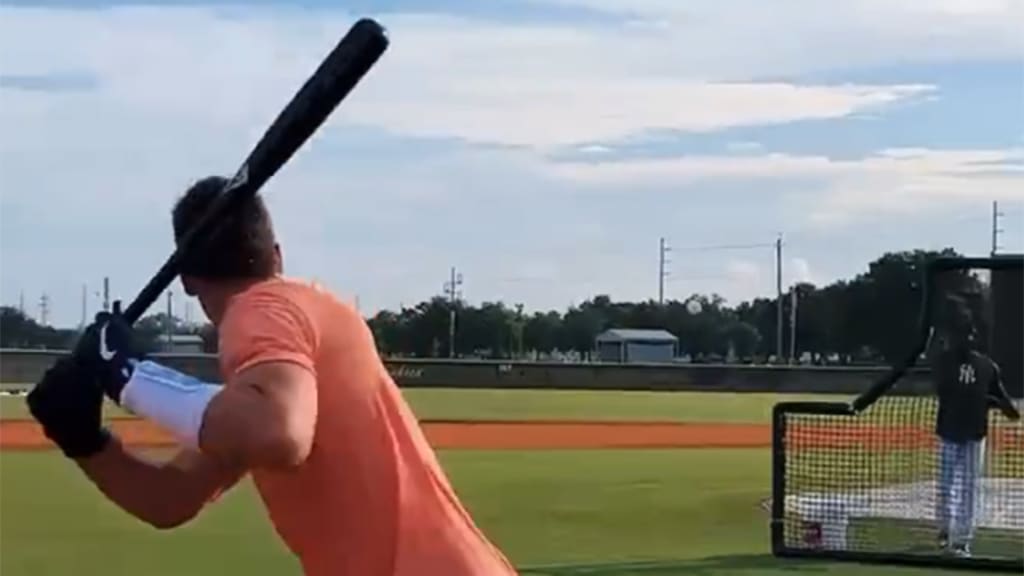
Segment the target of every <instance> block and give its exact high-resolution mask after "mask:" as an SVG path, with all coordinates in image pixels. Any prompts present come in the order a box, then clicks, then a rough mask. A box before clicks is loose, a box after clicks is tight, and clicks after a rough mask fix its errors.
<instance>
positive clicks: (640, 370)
mask: <svg viewBox="0 0 1024 576" xmlns="http://www.w3.org/2000/svg"><path fill="white" fill-rule="evenodd" d="M62 354H63V353H62V352H56V351H35V350H0V382H3V383H5V384H8V385H10V384H24V383H30V382H34V381H36V380H38V379H39V377H40V376H41V375H42V373H43V371H44V370H45V369H46V368H47V367H48V366H49V365H50V364H52V363H53V361H54V359H56V358H58V357H59V356H61V355H62ZM158 357H159V358H160V359H161V361H162V362H165V363H167V364H169V365H171V366H174V367H176V368H178V369H179V370H183V371H185V372H188V373H190V374H193V375H195V376H197V377H200V378H203V379H206V380H210V381H218V380H219V379H220V377H219V375H218V374H217V363H216V357H214V356H206V355H158ZM387 364H388V368H389V369H390V370H391V373H392V375H394V376H395V379H396V380H397V381H398V383H399V385H401V386H403V387H409V388H413V387H420V388H430V387H434V388H552V389H563V390H574V389H578V390H587V389H589V390H691V391H692V390H697V391H702V390H703V391H718V392H783V393H788V392H798V393H836V394H857V393H859V392H861V391H863V390H864V389H865V388H867V387H868V386H870V384H871V383H872V382H873V381H874V380H875V379H876V378H878V377H880V376H881V375H882V374H884V373H885V372H886V370H887V369H886V368H882V367H879V368H838V367H830V368H822V367H785V366H783V367H766V366H725V365H687V364H679V365H673V364H652V365H629V364H555V363H551V364H549V363H534V362H517V363H503V362H491V361H452V360H412V359H410V360H389V361H388V362H387ZM928 387H929V384H928V381H927V379H926V373H925V372H924V371H920V370H919V371H916V372H914V373H912V374H911V375H910V376H909V377H907V378H905V379H904V380H903V381H902V383H901V386H900V389H901V390H903V391H905V392H908V393H926V392H927V391H928Z"/></svg>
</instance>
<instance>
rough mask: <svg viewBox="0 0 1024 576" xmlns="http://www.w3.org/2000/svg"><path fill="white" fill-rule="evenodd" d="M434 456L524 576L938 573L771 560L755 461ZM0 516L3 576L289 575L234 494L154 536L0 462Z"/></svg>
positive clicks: (82, 493) (55, 464) (95, 501)
mask: <svg viewBox="0 0 1024 576" xmlns="http://www.w3.org/2000/svg"><path fill="white" fill-rule="evenodd" d="M441 457H442V460H443V463H444V465H445V468H446V469H447V470H448V471H449V474H450V475H451V477H452V480H453V482H454V484H455V487H456V490H457V491H458V492H459V493H460V495H461V496H462V498H463V499H464V501H465V503H466V504H467V506H468V507H469V508H470V510H471V511H472V513H473V514H474V516H475V518H476V519H477V521H478V523H479V524H480V525H481V527H482V528H483V530H484V531H485V532H486V533H487V534H489V535H490V536H491V538H492V539H493V540H494V541H495V542H496V543H498V545H499V546H500V547H501V548H502V549H504V550H505V551H506V553H507V554H508V555H509V557H510V558H511V559H512V560H513V561H514V562H515V563H516V564H517V565H518V566H521V567H523V569H522V572H523V574H524V575H525V574H549V575H557V576H571V575H576V574H584V573H585V574H590V575H598V574H600V575H613V574H615V575H640V574H652V575H653V574H659V575H667V574H699V575H703V576H725V575H728V574H769V575H771V574H777V575H781V574H784V573H785V574H790V573H792V572H798V573H805V574H814V575H817V574H823V575H830V576H868V575H886V576H896V575H917V574H920V575H924V574H938V573H939V572H938V571H915V570H906V569H889V568H879V567H867V566H856V565H848V564H824V563H806V562H779V561H776V560H774V559H772V558H771V557H770V556H768V526H767V522H768V514H767V512H765V510H764V509H763V508H762V507H761V505H760V504H761V502H762V500H763V499H764V498H766V497H767V496H768V493H769V452H768V451H767V450H716V451H710V450H690V451H687V450H662V451H657V450H626V451H612V450H609V451H550V452H530V451H522V452H520V451H505V452H491V451H453V452H442V454H441ZM0 510H2V514H0V535H2V536H0V573H2V574H3V575H4V576H31V575H43V574H47V575H49V574H103V575H105V576H117V575H120V574H123V575H132V576H137V575H139V574H146V575H147V576H170V575H172V574H189V575H195V576H201V575H207V574H208V575H211V576H212V575H221V574H247V575H250V576H264V575H266V576H270V575H274V576H277V575H287V574H296V575H297V574H299V571H298V568H297V565H296V563H295V561H294V560H293V559H292V558H290V557H289V555H288V553H287V552H286V551H285V550H284V548H283V546H282V545H281V544H280V543H279V542H278V541H277V539H276V538H275V536H274V534H273V531H272V529H271V527H270V526H269V524H268V522H267V521H266V520H265V518H264V516H263V513H262V511H261V508H260V505H259V503H258V500H257V498H256V496H255V493H254V491H253V490H252V488H251V485H249V484H248V483H246V484H243V485H242V486H240V487H239V488H237V489H236V490H234V491H232V492H231V493H229V494H227V495H226V496H225V497H224V498H223V499H222V500H221V501H220V502H218V503H217V504H215V505H214V506H212V507H211V508H210V509H208V510H207V511H206V512H205V513H204V514H203V515H202V516H201V517H200V518H199V519H197V520H196V521H195V522H193V523H192V524H190V525H188V526H186V527H183V528H180V529H178V530H174V531H171V532H166V533H161V532H157V531H154V530H152V529H149V528H147V527H145V526H143V525H141V524H140V523H138V522H136V521H134V520H132V519H131V518H130V517H128V516H127V515H125V514H124V513H122V512H121V511H119V510H117V509H116V508H115V507H114V506H113V505H111V504H109V503H108V502H106V501H105V500H104V499H103V498H102V497H101V496H100V495H99V494H98V492H97V491H96V490H95V488H94V487H93V486H92V485H90V484H89V483H88V482H87V481H86V480H84V478H83V477H82V476H81V475H80V474H79V473H78V472H77V470H75V469H74V468H73V467H72V466H70V465H68V464H67V463H66V462H65V461H64V460H63V459H62V458H61V457H60V456H59V455H57V454H56V453H53V452H43V453H10V452H5V453H3V455H2V456H0ZM595 565H600V567H599V566H595ZM530 566H533V567H534V568H532V569H530V568H529V567H530Z"/></svg>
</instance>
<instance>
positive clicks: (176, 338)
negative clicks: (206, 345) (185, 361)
mask: <svg viewBox="0 0 1024 576" xmlns="http://www.w3.org/2000/svg"><path fill="white" fill-rule="evenodd" d="M159 341H160V351H161V352H168V353H172V354H202V353H203V337H202V336H200V335H199V334H171V335H170V341H168V336H167V334H161V335H160V340H159Z"/></svg>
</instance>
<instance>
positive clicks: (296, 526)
mask: <svg viewBox="0 0 1024 576" xmlns="http://www.w3.org/2000/svg"><path fill="white" fill-rule="evenodd" d="M224 184H225V180H224V179H223V178H219V177H211V178H207V179H204V180H200V181H199V182H197V183H196V184H195V185H194V186H192V187H191V188H190V189H189V190H188V191H187V192H186V194H185V196H184V197H183V198H182V199H181V200H179V202H178V204H177V205H176V206H175V209H174V214H173V224H174V232H175V238H176V239H178V238H180V237H181V236H182V235H183V234H184V233H185V231H187V230H188V229H189V228H190V227H191V226H192V225H193V224H194V223H195V221H196V220H197V219H198V218H199V217H200V216H201V215H202V214H203V213H204V211H205V209H206V207H207V206H208V205H209V204H210V202H211V201H212V200H213V198H214V197H215V196H216V195H217V194H218V193H219V192H220V190H221V189H222V188H223V186H224ZM281 274H282V264H281V253H280V249H279V247H278V244H277V241H276V239H275V237H274V232H273V228H272V225H271V221H270V216H269V214H268V213H267V210H266V208H265V206H264V204H263V202H262V200H261V199H260V198H259V197H256V198H254V199H253V200H252V201H250V202H248V203H247V204H246V205H244V206H243V207H241V208H240V209H239V210H238V212H237V213H236V214H235V216H234V217H233V218H232V220H231V221H230V224H228V225H227V226H226V227H225V229H224V230H223V231H222V232H221V233H220V234H219V235H217V236H216V237H215V239H213V240H211V241H210V242H207V243H206V245H205V246H204V247H203V248H202V249H201V250H196V251H194V252H192V253H191V254H188V255H186V257H185V259H184V261H183V263H182V268H181V278H182V283H183V285H184V286H185V290H186V292H187V293H188V294H190V295H194V296H197V297H198V299H199V301H200V303H201V304H202V306H203V309H204V311H205V312H206V314H207V315H208V316H209V317H210V319H211V320H212V321H213V323H214V324H215V325H216V326H217V328H218V332H219V335H220V358H219V360H220V369H221V374H222V377H223V379H224V383H225V384H224V386H217V385H212V384H208V383H205V382H201V381H198V380H196V379H194V378H192V377H190V376H187V375H185V374H181V373H179V372H176V371H174V370H172V369H170V368H167V367H165V366H161V365H159V364H157V363H156V362H154V361H153V360H151V359H148V358H147V357H146V356H145V355H144V354H142V353H140V351H139V350H138V347H137V346H136V344H135V343H134V341H133V337H132V329H131V327H130V326H129V325H128V324H127V323H126V322H125V321H124V320H123V319H122V318H121V316H120V312H119V309H118V308H117V307H115V310H114V313H112V314H108V313H101V314H100V315H98V316H97V321H96V322H95V323H94V324H93V325H91V326H90V327H89V328H88V329H87V330H86V332H85V334H84V335H83V337H82V338H81V340H80V342H79V344H78V345H77V347H76V353H75V354H74V355H73V357H72V358H69V359H66V360H62V361H61V362H59V363H58V364H57V365H55V366H54V367H53V368H52V369H51V370H50V371H49V372H47V374H46V376H44V378H43V379H42V380H41V381H40V382H39V384H38V385H37V386H36V387H35V388H34V389H33V391H32V392H31V393H30V394H29V398H28V401H29V406H30V409H31V411H32V414H33V415H34V416H35V417H36V419H37V420H38V421H39V422H40V423H41V424H42V426H43V429H44V430H45V431H46V434H47V435H48V436H49V437H50V438H51V439H52V440H53V441H54V442H55V443H56V444H57V445H58V446H60V447H61V449H62V450H63V451H64V453H65V454H66V455H68V456H69V457H71V458H73V459H74V460H75V462H76V463H77V464H78V466H79V467H80V468H81V470H82V471H83V472H84V473H85V474H86V476H88V477H89V478H90V479H91V480H92V481H93V482H94V483H95V484H96V486H97V487H98V488H99V489H100V490H101V491H102V492H103V493H104V494H105V495H106V496H107V497H108V498H109V499H110V500H112V501H113V502H115V503H116V504H118V505H119V506H120V507H121V508H123V509H124V510H126V511H127V512H129V513H130V514H132V515H134V516H136V517H137V518H139V519H141V520H143V521H146V522H148V523H150V524H152V525H153V526H156V527H158V528H172V527H175V526H179V525H181V524H183V523H185V522H187V521H188V520H190V519H191V518H193V517H195V516H196V515H197V514H198V513H199V511H200V510H201V509H202V508H203V507H204V506H205V505H206V504H207V503H208V502H211V501H212V500H214V499H215V498H216V497H217V495H218V494H220V493H221V492H222V491H224V490H226V489H228V488H229V487H230V486H232V485H233V484H234V483H235V482H237V480H238V479H239V478H241V477H242V476H243V475H245V474H246V473H251V474H252V477H253V480H254V481H255V484H256V487H257V489H258V491H259V494H260V496H261V498H262V500H263V503H264V505H265V506H266V508H267V511H268V513H269V516H270V519H271V521H272V522H273V524H274V527H275V528H276V530H277V532H278V534H279V535H280V536H281V538H282V539H283V540H284V542H285V544H286V545H287V546H288V548H289V549H290V550H291V551H292V552H293V553H294V554H295V555H296V556H297V557H298V558H299V561H300V563H301V564H302V566H303V570H304V572H305V573H306V574H308V575H309V576H328V575H330V576H342V575H353V576H407V575H417V576H418V575H428V576H429V575H435V574H436V575H438V576H469V575H474V576H476V575H480V576H492V575H493V576H505V575H511V574H515V570H514V568H513V567H512V566H511V565H510V564H509V562H508V561H507V560H506V558H505V557H504V556H503V555H502V553H501V552H500V551H499V550H498V549H497V548H496V547H494V546H493V545H492V544H491V543H490V542H489V541H488V540H487V538H486V537H485V536H484V535H483V534H482V533H481V532H480V530H479V529H478V528H477V527H476V525H475V524H474V522H473V520H472V519H471V517H470V515H469V514H468V512H467V511H466V510H465V509H464V508H463V506H462V505H461V504H460V502H459V500H458V498H457V497H456V495H455V493H454V491H453V490H452V488H451V486H450V484H449V482H448V479H447V478H446V476H445V474H444V472H443V470H442V469H441V467H440V465H439V463H438V461H437V459H436V457H435V455H434V452H433V450H432V449H431V447H430V446H429V445H428V444H427V442H426V440H425V438H424V436H423V434H422V432H421V430H420V428H419V426H418V423H417V421H416V419H415V417H414V415H413V414H412V412H411V411H410V410H409V408H408V406H407V405H406V403H405V402H404V400H403V398H402V395H401V393H400V392H399V390H398V388H397V386H396V385H395V384H394V382H393V381H392V379H391V377H390V375H389V374H388V372H387V370H386V369H385V367H384V364H383V362H382V361H381V359H380V357H379V355H378V353H377V349H376V346H375V343H374V340H373V336H372V333H371V332H370V330H369V328H368V326H367V325H366V323H365V322H364V321H363V319H362V317H361V316H360V315H359V314H358V313H357V312H356V311H355V310H354V309H353V308H352V307H351V306H349V305H347V304H345V303H343V302H341V301H339V300H337V299H336V298H334V297H333V296H331V295H330V294H328V293H326V292H324V291H322V290H320V289H318V288H316V287H314V286H311V285H308V284H305V283H301V282H297V281H293V280H290V279H287V278H284V277H283V276H282V275H281ZM104 392H105V393H106V395H107V396H109V397H110V398H112V399H113V400H114V401H115V402H117V403H118V404H120V405H121V406H123V407H125V408H126V409H128V410H129V411H131V412H133V413H135V414H137V415H139V416H141V417H144V418H147V419H150V420H152V421H154V422H155V423H157V424H159V425H161V426H163V427H164V428H165V429H168V430H170V431H171V432H173V433H174V434H175V436H176V437H177V438H178V440H179V442H180V443H181V445H182V448H181V450H180V451H179V452H178V454H177V455H176V456H175V457H173V458H172V459H170V460H168V461H166V462H151V461H149V460H146V459H143V458H142V457H141V456H140V455H137V454H133V453H132V452H131V451H129V450H128V449H126V448H125V447H124V446H123V445H122V444H121V443H120V442H119V441H118V439H117V438H116V437H114V436H113V435H112V434H111V433H110V432H109V431H107V430H106V429H104V428H103V427H102V426H101V424H100V417H99V411H100V405H101V403H102V402H101V401H102V394H103V393H104Z"/></svg>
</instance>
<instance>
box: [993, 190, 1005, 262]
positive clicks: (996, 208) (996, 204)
mask: <svg viewBox="0 0 1024 576" xmlns="http://www.w3.org/2000/svg"><path fill="white" fill-rule="evenodd" d="M1002 216H1004V214H1003V213H1002V212H1000V211H999V201H998V200H993V201H992V255H993V256H995V255H996V252H998V251H999V235H1000V234H1002V233H1003V230H1002V229H1001V228H1000V227H999V218H1001V217H1002Z"/></svg>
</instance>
